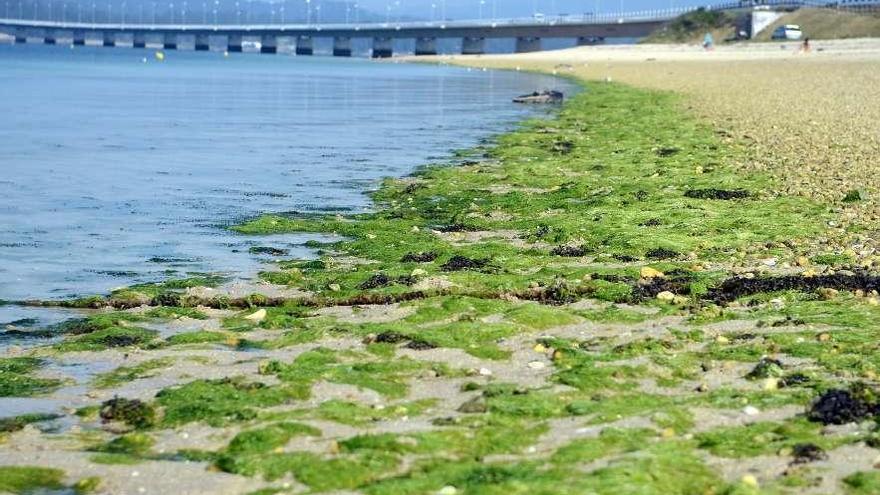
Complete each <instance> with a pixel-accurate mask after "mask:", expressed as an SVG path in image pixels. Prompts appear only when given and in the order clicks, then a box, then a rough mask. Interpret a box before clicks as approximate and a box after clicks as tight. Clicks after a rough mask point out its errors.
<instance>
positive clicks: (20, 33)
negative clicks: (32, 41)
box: [15, 28, 27, 43]
mask: <svg viewBox="0 0 880 495" xmlns="http://www.w3.org/2000/svg"><path fill="white" fill-rule="evenodd" d="M15 42H16V43H27V31H26V30H25V29H24V28H16V29H15Z"/></svg>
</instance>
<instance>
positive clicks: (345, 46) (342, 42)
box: [333, 36, 351, 57]
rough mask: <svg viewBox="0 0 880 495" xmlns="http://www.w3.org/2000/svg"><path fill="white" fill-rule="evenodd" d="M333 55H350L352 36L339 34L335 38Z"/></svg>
mask: <svg viewBox="0 0 880 495" xmlns="http://www.w3.org/2000/svg"><path fill="white" fill-rule="evenodd" d="M333 56H334V57H350V56H351V38H349V37H348V36H337V37H335V38H333Z"/></svg>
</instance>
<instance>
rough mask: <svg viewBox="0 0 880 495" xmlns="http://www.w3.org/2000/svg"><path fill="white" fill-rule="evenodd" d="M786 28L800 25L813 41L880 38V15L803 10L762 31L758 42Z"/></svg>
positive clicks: (767, 39) (876, 13)
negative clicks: (778, 29)
mask: <svg viewBox="0 0 880 495" xmlns="http://www.w3.org/2000/svg"><path fill="white" fill-rule="evenodd" d="M783 24H798V25H800V27H801V29H802V30H803V32H804V36H807V37H809V38H811V39H820V40H822V39H842V38H880V12H874V13H853V12H845V11H837V10H831V9H800V10H797V11H795V12H792V13H790V14H787V15H785V16H783V17H782V18H780V19H779V20H777V21H776V22H775V23H773V24H772V25H771V26H770V27H768V28H767V29H766V30H764V31H762V32H761V34H759V35H758V36H757V37H756V38H755V40H756V41H769V40H770V37H771V36H772V35H773V30H774V29H776V27H778V26H781V25H783Z"/></svg>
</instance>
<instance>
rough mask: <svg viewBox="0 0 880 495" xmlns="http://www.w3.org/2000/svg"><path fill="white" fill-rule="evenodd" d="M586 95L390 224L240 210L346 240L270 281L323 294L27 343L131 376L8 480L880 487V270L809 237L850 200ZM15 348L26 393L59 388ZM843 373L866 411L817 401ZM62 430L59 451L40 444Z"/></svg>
mask: <svg viewBox="0 0 880 495" xmlns="http://www.w3.org/2000/svg"><path fill="white" fill-rule="evenodd" d="M480 60H483V59H480ZM542 63H544V64H545V65H543V66H539V67H535V68H537V69H541V68H543V69H544V70H547V67H548V65H546V64H554V63H555V62H554V61H553V60H550V61H546V60H545V61H542ZM549 66H550V67H552V65H549ZM615 80H616V79H615ZM587 84H588V85H589V90H588V91H585V92H583V93H582V94H580V95H578V96H576V97H575V98H572V99H570V100H569V101H567V102H566V103H565V105H564V106H563V107H562V108H561V109H560V111H559V114H558V115H557V116H556V117H555V118H554V119H550V120H546V121H543V120H534V121H530V122H526V123H524V124H522V125H521V126H520V127H519V128H518V129H517V130H515V131H512V132H510V133H506V134H503V135H501V136H499V137H498V139H497V142H496V143H495V144H493V145H492V146H491V147H489V148H482V149H481V148H478V149H479V153H481V154H483V155H485V156H484V157H483V158H485V160H482V161H475V162H473V163H467V164H462V165H460V166H457V167H443V166H437V167H430V168H426V169H423V170H420V171H418V172H417V173H416V174H414V175H413V176H411V177H407V178H397V179H388V180H386V181H385V183H384V184H383V187H382V188H380V189H379V190H378V191H376V192H375V193H374V194H373V195H372V197H373V200H374V202H375V204H376V211H374V212H371V213H366V214H359V215H349V216H342V215H326V216H318V215H308V216H296V215H287V216H282V215H266V216H263V217H261V218H259V219H256V220H253V221H251V222H248V223H246V224H243V225H240V226H239V227H238V229H239V231H241V232H243V233H250V234H271V233H282V232H311V233H318V232H325V233H329V232H333V233H336V234H339V235H342V236H343V237H344V238H345V239H346V240H343V241H341V242H337V243H332V244H325V245H321V246H317V247H319V248H320V249H322V250H323V251H324V253H323V254H322V256H321V257H320V259H319V260H290V261H288V262H285V263H283V264H282V265H281V268H282V271H280V272H273V273H267V274H266V275H264V279H265V280H267V281H269V282H271V283H275V284H281V285H286V286H289V287H296V289H297V290H301V291H304V292H308V293H311V294H313V295H314V297H320V298H322V299H323V300H325V301H326V302H327V305H328V307H325V308H320V309H318V308H315V307H311V306H308V305H305V306H304V305H302V304H298V303H297V302H296V301H288V303H287V304H283V305H281V306H278V307H267V304H266V303H267V301H266V300H264V299H260V298H259V297H252V298H251V300H250V301H248V305H249V306H250V308H249V309H246V310H243V311H234V310H230V309H222V310H218V309H208V308H204V307H194V308H192V307H185V306H187V305H186V304H185V300H184V299H183V298H185V297H186V296H187V295H190V296H196V295H198V294H199V293H203V291H202V289H200V288H198V287H188V288H180V287H174V286H168V287H151V288H150V290H151V291H154V294H153V295H152V297H158V298H160V299H164V301H160V302H164V303H167V304H163V306H162V307H159V308H152V309H148V308H138V309H133V310H129V311H125V312H103V313H99V314H97V315H95V316H93V317H90V318H87V319H85V320H82V321H80V322H77V323H75V324H73V325H71V326H69V327H67V328H66V331H67V332H68V334H67V336H66V337H65V338H64V339H63V340H62V341H61V342H60V343H58V344H55V345H52V346H47V347H46V348H43V349H38V350H37V351H35V352H34V353H33V354H30V353H28V354H26V355H25V354H22V355H21V356H19V357H22V358H26V357H28V356H36V357H44V358H46V357H50V358H52V359H53V360H58V361H60V362H62V363H63V362H67V363H76V362H79V363H83V362H85V363H93V362H95V361H97V360H106V361H108V362H111V363H113V364H114V366H116V368H115V369H111V370H107V371H101V372H99V373H97V374H95V375H94V376H92V377H91V378H90V380H89V382H88V384H87V385H86V387H85V388H87V389H88V393H86V394H81V395H78V396H76V397H75V399H74V400H73V401H72V402H70V403H69V405H68V407H71V406H72V408H73V409H76V410H77V414H76V416H75V418H78V419H74V421H76V422H77V426H78V428H83V429H84V430H87V431H89V432H90V433H91V435H92V437H91V438H89V439H88V440H86V441H83V440H81V439H80V438H79V437H78V436H77V435H74V434H72V433H70V432H61V433H52V432H51V430H50V431H48V432H46V433H42V432H40V431H39V430H38V429H37V428H36V427H34V426H33V425H40V424H41V421H40V420H22V421H23V424H22V426H21V428H18V429H14V428H13V429H11V431H10V432H9V433H7V434H5V436H4V440H5V442H3V443H0V464H4V465H8V464H18V465H20V466H21V465H31V464H34V465H39V466H42V468H40V469H45V468H48V467H55V468H62V469H65V470H66V471H67V472H66V473H63V472H61V473H59V472H48V471H45V470H44V471H39V469H38V468H30V469H32V471H28V472H24V471H22V472H20V473H19V472H14V473H13V474H16V475H21V476H22V479H26V481H27V482H28V483H30V485H27V486H46V485H40V484H39V482H38V480H45V479H49V480H50V481H53V482H54V483H56V484H58V485H67V486H70V485H72V484H74V483H77V482H80V483H86V484H94V485H96V486H97V487H99V488H97V489H98V490H99V491H100V490H107V491H109V492H110V493H115V492H120V491H132V490H135V489H137V488H138V487H142V486H147V487H150V488H151V489H153V490H159V491H161V490H163V489H166V488H170V486H169V485H168V481H167V480H168V479H169V478H175V479H174V482H175V485H176V486H175V489H177V490H178V491H185V492H187V493H200V492H202V491H204V490H206V489H208V488H206V487H210V490H211V492H212V493H244V492H246V491H253V490H258V489H266V490H267V491H268V490H271V491H268V492H270V493H271V492H275V493H297V492H299V491H301V490H303V489H305V488H306V487H308V488H309V489H311V490H313V491H315V492H329V491H339V490H358V491H361V492H364V493H369V494H371V495H372V494H376V495H385V494H388V495H391V494H394V495H397V494H408V493H412V494H417V493H438V492H440V493H486V492H487V491H488V490H502V491H512V490H529V491H531V492H538V493H541V492H544V493H551V492H553V493H560V492H561V493H583V492H587V491H589V492H597V493H620V492H622V491H627V490H629V491H633V492H635V491H639V492H643V491H663V492H664V493H695V492H700V493H703V492H710V491H712V492H724V491H742V492H744V493H751V492H755V491H757V490H758V488H759V487H760V488H762V489H768V490H773V489H778V490H780V491H783V492H784V491H785V490H787V487H790V486H795V487H796V488H795V490H798V491H799V492H804V491H806V492H813V493H843V492H844V490H849V489H858V487H868V488H867V490H871V489H872V487H874V486H877V485H876V484H877V483H880V478H878V477H877V476H876V473H874V472H872V467H871V464H872V462H873V458H874V457H875V456H876V451H875V449H874V448H873V447H872V446H871V445H872V443H871V442H872V441H873V440H872V439H873V432H872V429H871V426H870V424H868V423H864V422H860V421H861V420H864V419H867V418H869V417H870V413H868V412H867V410H868V409H870V407H875V406H876V404H875V403H874V401H876V399H875V398H874V397H875V396H874V395H872V393H870V391H871V390H872V388H871V387H874V386H876V376H877V375H876V368H877V364H875V361H874V359H873V358H872V353H873V351H872V347H871V342H873V341H875V337H876V332H875V331H874V329H873V321H876V318H877V317H880V298H878V295H877V294H876V292H871V291H872V290H874V289H873V287H874V285H871V284H875V285H876V284H877V280H876V277H875V276H874V275H872V274H862V273H861V272H860V271H858V270H859V269H858V266H859V265H860V264H862V263H863V262H864V261H865V260H868V261H870V260H871V258H870V256H863V255H861V254H860V253H857V252H853V253H852V255H850V253H845V251H846V249H849V248H848V247H847V248H846V249H844V247H845V246H847V242H851V241H849V239H848V238H846V237H842V238H834V239H827V240H825V241H819V240H817V238H821V237H823V236H827V231H828V230H829V222H838V221H840V219H839V217H840V216H841V214H846V208H845V207H844V208H843V209H842V210H841V208H840V207H839V204H840V198H839V196H838V195H835V196H834V198H835V200H834V201H836V202H837V203H835V204H836V205H838V207H836V208H834V207H831V206H830V203H828V202H823V201H822V199H821V198H819V197H815V196H810V195H803V194H796V193H794V192H791V191H786V188H785V187H783V186H782V185H781V184H784V180H785V178H783V177H778V176H775V177H774V176H773V173H772V172H773V171H772V170H761V171H755V170H751V169H749V168H748V167H747V166H745V165H744V164H746V165H747V164H748V163H749V162H750V161H751V160H752V159H753V156H754V155H753V153H754V151H755V149H754V145H753V144H752V143H750V142H748V141H745V140H742V139H741V138H740V137H729V136H726V135H724V134H720V133H719V132H718V127H717V126H715V125H713V124H712V123H710V122H708V121H707V120H705V119H704V118H702V117H700V116H699V114H700V112H699V111H695V112H694V111H690V110H688V109H687V108H686V107H687V105H689V104H693V100H691V99H690V97H682V96H679V95H674V94H671V93H669V92H668V91H658V90H656V89H647V90H646V89H635V88H634V87H632V86H624V85H621V84H618V83H603V82H588V83H587ZM837 192H838V193H839V192H845V191H837ZM863 201H866V200H862V199H860V198H857V199H856V203H860V202H863ZM857 207H858V206H853V207H852V208H857ZM832 229H833V227H832ZM837 251H840V252H839V253H838V252H837ZM869 267H870V265H869ZM850 273H852V274H851V275H850ZM878 286H880V285H878ZM835 287H836V288H835ZM489 294H492V296H493V297H488V295H489ZM145 295H148V294H145ZM132 296H133V295H132ZM358 297H363V298H365V299H364V301H363V302H364V303H368V304H360V305H353V306H350V307H341V306H339V303H340V302H344V301H346V300H349V299H352V298H358ZM370 298H374V299H370ZM383 299H385V300H384V301H383ZM398 300H399V301H398ZM391 301H394V302H393V303H391V304H388V303H390V302H391ZM376 302H386V304H373V303H376ZM3 364H4V365H9V366H11V364H10V363H3ZM15 365H16V366H19V368H20V369H23V370H25V371H23V372H22V373H23V374H22V376H23V377H25V378H26V379H25V383H24V385H23V386H25V387H26V388H25V390H30V391H32V392H33V393H34V394H35V395H37V396H39V395H41V394H42V395H44V396H47V397H52V394H53V393H55V392H53V390H56V389H58V388H59V387H62V385H61V384H60V383H54V382H51V380H56V379H58V378H59V377H58V376H57V375H52V374H51V373H47V372H46V371H45V370H41V366H42V365H41V364H40V363H30V362H28V363H26V362H24V361H20V362H16V363H15ZM858 382H865V383H867V387H868V389H860V388H858V387H860V385H856V384H857V383H858ZM0 383H5V382H0ZM19 386H22V385H19ZM28 387H29V388H28ZM61 390H64V388H63V387H62V388H61ZM834 390H836V391H837V392H835V393H837V394H838V395H836V396H835V397H842V396H843V395H841V394H844V395H846V396H847V397H848V398H849V400H851V401H852V404H855V405H854V406H852V407H850V408H849V409H847V410H836V409H834V407H835V406H834V405H833V404H831V405H828V407H829V408H831V410H829V411H825V410H824V409H821V408H819V409H817V405H816V404H821V403H822V402H821V401H822V399H823V398H824V397H826V394H828V393H829V391H834ZM865 390H867V392H866V391H865ZM115 397H121V398H122V399H121V400H123V401H125V402H121V401H120V400H119V399H115ZM62 400H63V397H62ZM114 401H115V402H114ZM817 401H818V402H817ZM869 406H870V407H869ZM825 412H829V413H833V414H831V415H825V414H824V413H825ZM42 421H43V422H45V418H44V419H43V420H42ZM28 423H33V425H31V426H28ZM3 435H4V434H2V433H0V436H3ZM50 439H51V440H52V441H53V442H56V443H55V444H56V445H57V444H58V442H62V443H63V444H64V445H65V450H64V451H61V450H57V449H55V450H51V449H50V450H49V451H48V454H47V453H46V451H44V450H41V449H40V447H41V446H42V445H44V443H45V442H47V441H49V440H50ZM40 442H43V444H41V443H40ZM805 445H809V446H810V447H809V448H807V447H804V446H805ZM805 452H806V453H805ZM166 454H174V458H177V459H180V458H183V459H187V460H189V461H191V462H188V463H187V464H186V465H185V466H184V465H183V463H180V462H179V461H175V460H172V459H169V458H168V457H167V456H166ZM0 469H2V468H0ZM21 469H25V468H21ZM34 469H35V470H34ZM169 469H170V470H172V472H174V473H175V476H173V477H168V476H167V475H166V476H161V475H160V474H159V473H162V472H165V473H167V472H168V470H169ZM135 471H136V472H138V473H139V475H138V476H136V477H135V476H134V475H133V474H132V473H133V472H135ZM341 472H344V473H345V475H344V476H342V475H340V473H341ZM646 472H650V473H651V476H650V477H645V476H642V473H646ZM7 474H8V473H7ZM142 475H143V476H142ZM92 477H99V478H101V479H100V480H99V481H94V479H93V478H92ZM82 480H93V481H88V482H84V481H82ZM856 493H858V492H856ZM865 493H869V491H866V492H865Z"/></svg>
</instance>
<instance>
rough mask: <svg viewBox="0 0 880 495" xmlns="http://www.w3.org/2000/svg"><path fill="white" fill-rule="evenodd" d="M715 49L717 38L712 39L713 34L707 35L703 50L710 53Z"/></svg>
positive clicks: (704, 39)
mask: <svg viewBox="0 0 880 495" xmlns="http://www.w3.org/2000/svg"><path fill="white" fill-rule="evenodd" d="M714 48H715V38H713V37H712V33H706V36H703V49H704V50H706V51H707V52H709V51H712V49H714Z"/></svg>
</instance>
